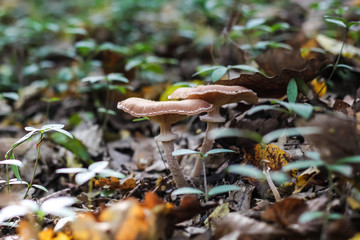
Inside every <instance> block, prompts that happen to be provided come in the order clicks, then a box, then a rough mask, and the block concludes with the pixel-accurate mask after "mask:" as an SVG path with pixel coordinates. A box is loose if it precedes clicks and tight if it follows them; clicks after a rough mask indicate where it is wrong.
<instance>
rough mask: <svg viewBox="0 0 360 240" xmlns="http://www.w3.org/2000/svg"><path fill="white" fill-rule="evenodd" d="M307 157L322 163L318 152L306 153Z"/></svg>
mask: <svg viewBox="0 0 360 240" xmlns="http://www.w3.org/2000/svg"><path fill="white" fill-rule="evenodd" d="M305 156H306V157H308V158H310V159H312V160H317V161H321V157H320V153H318V152H306V153H305Z"/></svg>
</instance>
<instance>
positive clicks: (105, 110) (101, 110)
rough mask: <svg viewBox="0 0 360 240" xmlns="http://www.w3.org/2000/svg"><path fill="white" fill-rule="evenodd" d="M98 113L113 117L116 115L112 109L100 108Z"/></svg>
mask: <svg viewBox="0 0 360 240" xmlns="http://www.w3.org/2000/svg"><path fill="white" fill-rule="evenodd" d="M97 111H98V112H100V113H106V114H109V115H113V116H114V115H116V112H115V111H114V110H111V109H106V108H98V109H97Z"/></svg>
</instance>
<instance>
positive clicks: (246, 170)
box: [226, 164, 265, 179]
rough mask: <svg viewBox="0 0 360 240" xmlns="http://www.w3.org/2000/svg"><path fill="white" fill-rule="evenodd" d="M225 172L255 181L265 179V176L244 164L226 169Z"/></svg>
mask: <svg viewBox="0 0 360 240" xmlns="http://www.w3.org/2000/svg"><path fill="white" fill-rule="evenodd" d="M226 171H227V172H230V173H235V174H239V175H243V176H247V177H253V178H256V179H265V175H264V174H263V173H262V171H260V170H259V169H257V168H256V167H254V166H251V165H248V164H245V165H240V164H238V165H231V166H229V167H228V168H227V169H226Z"/></svg>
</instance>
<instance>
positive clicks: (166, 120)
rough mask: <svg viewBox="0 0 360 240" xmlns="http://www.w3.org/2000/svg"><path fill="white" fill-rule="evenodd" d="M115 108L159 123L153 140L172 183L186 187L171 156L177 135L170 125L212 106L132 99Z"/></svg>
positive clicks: (200, 102) (187, 102) (188, 101)
mask: <svg viewBox="0 0 360 240" xmlns="http://www.w3.org/2000/svg"><path fill="white" fill-rule="evenodd" d="M117 107H118V108H119V109H122V110H123V111H125V112H127V113H129V114H131V115H133V116H135V117H149V118H150V120H153V121H155V122H157V123H159V125H160V133H159V135H158V136H156V137H155V140H156V141H159V142H161V143H162V146H163V149H164V152H165V155H166V159H167V162H168V165H169V169H170V172H171V173H172V175H173V179H174V182H175V184H176V186H177V187H186V186H188V183H187V181H186V179H185V177H184V175H183V174H182V172H181V169H180V166H179V163H178V162H177V160H176V159H175V157H173V156H172V152H173V151H174V140H175V139H176V136H177V135H176V134H175V133H173V132H172V130H171V125H172V124H174V123H176V122H178V121H180V120H181V119H183V118H185V117H186V116H190V115H196V114H200V113H203V112H208V111H211V110H212V108H213V105H212V104H210V103H208V102H206V101H204V100H201V99H189V100H184V101H162V102H157V101H151V100H147V99H142V98H135V97H133V98H128V99H126V100H124V101H121V102H119V103H118V105H117Z"/></svg>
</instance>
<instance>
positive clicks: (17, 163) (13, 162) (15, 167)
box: [0, 159, 23, 193]
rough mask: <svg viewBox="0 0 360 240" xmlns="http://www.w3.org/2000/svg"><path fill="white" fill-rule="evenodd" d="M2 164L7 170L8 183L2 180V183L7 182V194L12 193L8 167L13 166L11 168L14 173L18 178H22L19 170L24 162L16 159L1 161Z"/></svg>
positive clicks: (0, 181)
mask: <svg viewBox="0 0 360 240" xmlns="http://www.w3.org/2000/svg"><path fill="white" fill-rule="evenodd" d="M0 164H3V165H5V169H6V181H4V180H0V183H2V182H6V187H7V192H8V193H9V192H10V180H9V168H8V165H10V166H11V168H12V169H13V172H14V173H15V175H16V177H17V178H20V175H19V171H18V168H19V167H22V166H23V164H22V162H21V161H20V160H16V159H8V160H3V161H0Z"/></svg>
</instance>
